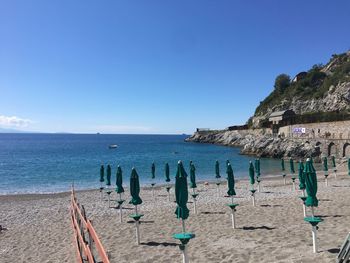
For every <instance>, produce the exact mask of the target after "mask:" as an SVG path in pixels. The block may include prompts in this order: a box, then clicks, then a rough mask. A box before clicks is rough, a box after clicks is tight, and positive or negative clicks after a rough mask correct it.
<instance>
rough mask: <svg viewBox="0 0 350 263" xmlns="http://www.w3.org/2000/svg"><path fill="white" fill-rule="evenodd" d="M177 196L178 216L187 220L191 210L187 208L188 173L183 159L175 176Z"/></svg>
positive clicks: (176, 211)
mask: <svg viewBox="0 0 350 263" xmlns="http://www.w3.org/2000/svg"><path fill="white" fill-rule="evenodd" d="M175 197H176V203H177V207H176V210H175V214H176V217H177V218H182V219H183V220H185V219H187V218H188V216H189V213H190V211H189V210H188V208H187V201H188V189H187V173H186V171H185V169H184V167H183V165H182V162H181V161H179V162H178V164H177V171H176V176H175Z"/></svg>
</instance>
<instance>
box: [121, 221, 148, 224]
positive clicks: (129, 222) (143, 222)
mask: <svg viewBox="0 0 350 263" xmlns="http://www.w3.org/2000/svg"><path fill="white" fill-rule="evenodd" d="M139 222H140V224H153V223H154V221H142V220H140V221H139ZM126 223H128V224H134V223H135V221H132V220H129V221H126Z"/></svg>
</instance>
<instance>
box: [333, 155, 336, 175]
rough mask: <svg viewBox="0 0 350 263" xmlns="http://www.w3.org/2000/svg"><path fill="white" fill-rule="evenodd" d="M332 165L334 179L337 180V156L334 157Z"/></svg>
mask: <svg viewBox="0 0 350 263" xmlns="http://www.w3.org/2000/svg"><path fill="white" fill-rule="evenodd" d="M332 165H333V171H334V177H335V178H337V166H336V164H335V156H334V155H332Z"/></svg>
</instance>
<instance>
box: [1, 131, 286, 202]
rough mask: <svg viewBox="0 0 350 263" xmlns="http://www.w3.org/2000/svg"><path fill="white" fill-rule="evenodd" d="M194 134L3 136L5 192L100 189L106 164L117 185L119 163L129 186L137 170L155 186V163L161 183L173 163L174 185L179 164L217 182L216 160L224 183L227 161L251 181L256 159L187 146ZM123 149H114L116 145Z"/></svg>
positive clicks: (272, 169) (266, 164) (264, 164)
mask: <svg viewBox="0 0 350 263" xmlns="http://www.w3.org/2000/svg"><path fill="white" fill-rule="evenodd" d="M186 137H188V135H119V134H118V135H115V134H113V135H112V134H40V133H37V134H29V133H12V134H10V133H8V134H7V133H4V134H0V194H1V195H4V194H20V193H57V192H67V191H69V190H70V187H71V185H72V184H73V183H74V186H75V188H76V189H97V188H99V187H100V182H99V176H100V166H101V164H103V165H105V166H107V165H108V164H110V165H111V167H112V185H115V173H116V168H117V166H118V165H120V166H121V168H122V171H123V184H124V185H125V186H128V185H129V178H130V174H131V169H132V168H133V167H134V168H135V169H136V171H137V172H138V174H139V176H140V183H141V185H142V186H149V185H150V183H151V182H152V179H151V165H152V163H153V162H154V163H155V166H156V178H155V181H154V182H155V183H156V184H157V185H161V184H165V173H164V170H165V169H164V168H165V163H169V166H170V176H171V181H172V183H174V180H175V174H176V167H177V162H178V161H179V160H181V161H182V162H183V163H184V167H185V169H186V171H187V172H188V173H189V169H188V168H189V162H190V160H192V161H193V163H194V164H195V167H196V178H197V180H198V181H215V161H216V160H218V161H219V163H220V171H221V176H222V180H225V178H226V175H225V171H226V167H225V162H226V160H230V162H231V164H232V167H233V170H234V175H235V178H237V179H239V178H248V167H249V161H254V159H255V158H254V157H253V156H245V155H241V154H240V149H239V148H235V147H227V146H218V145H212V144H200V143H192V142H185V141H184V139H185V138H186ZM114 144H115V145H117V148H114V149H110V148H109V146H110V145H114ZM260 162H261V165H260V166H261V173H262V177H263V176H264V175H276V176H277V175H280V161H279V160H277V159H268V158H266V159H265V158H262V159H261V161H260Z"/></svg>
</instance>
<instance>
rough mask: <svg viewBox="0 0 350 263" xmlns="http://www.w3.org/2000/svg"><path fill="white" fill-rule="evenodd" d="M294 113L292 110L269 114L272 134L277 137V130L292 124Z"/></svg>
mask: <svg viewBox="0 0 350 263" xmlns="http://www.w3.org/2000/svg"><path fill="white" fill-rule="evenodd" d="M294 118H295V112H294V111H293V110H284V111H275V112H273V113H271V114H270V116H269V121H270V122H271V128H272V134H273V135H275V136H276V135H278V134H279V128H280V127H282V126H287V125H292V124H294Z"/></svg>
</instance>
